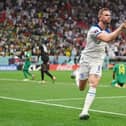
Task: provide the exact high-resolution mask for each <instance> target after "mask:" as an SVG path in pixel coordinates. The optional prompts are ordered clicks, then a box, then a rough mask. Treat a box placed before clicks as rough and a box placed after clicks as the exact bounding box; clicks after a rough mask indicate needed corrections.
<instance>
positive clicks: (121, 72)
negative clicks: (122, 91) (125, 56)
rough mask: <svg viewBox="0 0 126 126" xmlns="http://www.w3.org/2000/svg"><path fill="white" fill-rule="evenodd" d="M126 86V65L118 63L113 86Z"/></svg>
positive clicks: (114, 70)
mask: <svg viewBox="0 0 126 126" xmlns="http://www.w3.org/2000/svg"><path fill="white" fill-rule="evenodd" d="M125 84H126V64H124V63H118V64H115V66H114V67H113V80H112V86H115V87H125Z"/></svg>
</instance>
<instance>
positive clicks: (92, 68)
mask: <svg viewBox="0 0 126 126" xmlns="http://www.w3.org/2000/svg"><path fill="white" fill-rule="evenodd" d="M78 74H79V75H78V76H79V79H80V80H86V79H88V77H89V75H91V74H94V75H97V76H99V77H101V75H102V63H86V62H84V63H83V64H80V67H79V68H78Z"/></svg>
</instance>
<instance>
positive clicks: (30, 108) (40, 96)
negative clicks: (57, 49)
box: [0, 70, 126, 126]
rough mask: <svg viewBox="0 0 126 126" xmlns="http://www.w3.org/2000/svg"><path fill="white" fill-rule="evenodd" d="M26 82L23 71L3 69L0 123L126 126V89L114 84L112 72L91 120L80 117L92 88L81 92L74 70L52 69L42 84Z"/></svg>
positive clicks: (15, 125)
mask: <svg viewBox="0 0 126 126" xmlns="http://www.w3.org/2000/svg"><path fill="white" fill-rule="evenodd" d="M33 73H34V74H35V80H30V81H23V79H24V77H23V73H22V71H10V72H5V71H1V72H0V126H84V125H85V126H107V125H108V126H125V124H126V89H125V88H114V87H111V85H110V82H111V79H112V71H111V70H109V71H103V76H102V79H101V81H100V84H99V86H98V88H97V93H96V99H95V101H94V103H93V105H92V106H91V109H90V119H89V120H85V121H84V120H79V114H80V112H81V109H82V106H83V102H84V98H85V95H86V92H87V89H88V85H87V88H86V90H85V91H79V90H78V89H77V87H76V85H75V82H74V80H72V79H71V78H70V74H71V72H70V71H55V72H54V71H51V73H52V74H54V75H55V76H56V77H57V80H56V82H55V83H53V82H52V81H51V79H50V78H49V77H47V76H46V83H45V84H42V83H40V71H38V72H33Z"/></svg>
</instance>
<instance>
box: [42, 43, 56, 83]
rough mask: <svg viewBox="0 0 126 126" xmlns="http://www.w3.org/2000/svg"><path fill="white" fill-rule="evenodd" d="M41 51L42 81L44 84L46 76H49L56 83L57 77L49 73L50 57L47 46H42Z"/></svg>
mask: <svg viewBox="0 0 126 126" xmlns="http://www.w3.org/2000/svg"><path fill="white" fill-rule="evenodd" d="M40 51H41V60H42V62H43V63H42V64H41V81H42V83H45V80H44V74H47V75H48V76H49V77H50V78H51V79H52V80H53V81H55V80H56V77H55V76H53V75H52V74H51V73H50V72H49V56H48V53H47V48H46V46H45V44H42V45H41V46H40Z"/></svg>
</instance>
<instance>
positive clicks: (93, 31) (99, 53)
mask: <svg viewBox="0 0 126 126" xmlns="http://www.w3.org/2000/svg"><path fill="white" fill-rule="evenodd" d="M101 32H109V30H102V29H101V28H100V27H99V26H98V25H95V26H92V27H91V28H90V29H89V31H88V34H87V43H86V47H85V49H84V50H83V51H82V53H81V58H80V63H83V62H95V63H96V62H101V63H102V62H103V59H104V57H105V46H106V44H107V43H105V42H103V41H100V40H98V39H97V35H99V34H100V33H101Z"/></svg>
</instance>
